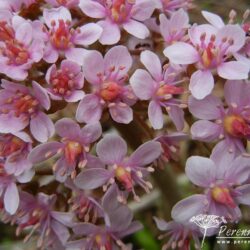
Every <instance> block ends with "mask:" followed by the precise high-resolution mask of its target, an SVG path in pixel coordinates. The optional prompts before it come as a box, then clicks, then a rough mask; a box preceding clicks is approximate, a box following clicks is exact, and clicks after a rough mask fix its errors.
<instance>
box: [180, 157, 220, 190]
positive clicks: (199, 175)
mask: <svg viewBox="0 0 250 250" xmlns="http://www.w3.org/2000/svg"><path fill="white" fill-rule="evenodd" d="M185 172H186V175H187V177H188V178H189V179H190V181H192V182H193V183H194V184H195V185H197V186H200V187H209V186H210V185H211V184H212V183H213V182H214V181H215V180H216V175H215V173H216V166H215V164H214V162H213V161H212V160H211V159H209V158H205V157H200V156H191V157H189V158H188V160H187V162H186V168H185Z"/></svg>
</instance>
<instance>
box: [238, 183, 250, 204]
mask: <svg viewBox="0 0 250 250" xmlns="http://www.w3.org/2000/svg"><path fill="white" fill-rule="evenodd" d="M236 191H237V192H240V193H241V194H240V195H239V196H238V197H237V201H238V202H239V203H240V204H245V205H248V206H250V184H246V185H243V186H240V187H237V188H236Z"/></svg>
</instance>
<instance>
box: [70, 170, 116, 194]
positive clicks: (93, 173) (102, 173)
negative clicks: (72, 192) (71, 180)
mask: <svg viewBox="0 0 250 250" xmlns="http://www.w3.org/2000/svg"><path fill="white" fill-rule="evenodd" d="M112 175H113V174H112V172H110V171H108V170H106V169H103V168H92V169H86V170H84V171H82V172H81V173H80V174H79V175H78V176H77V177H76V179H75V184H76V186H77V187H79V188H81V189H84V190H88V189H95V188H98V187H100V186H102V185H104V184H105V183H107V181H108V180H109V179H110V178H111V177H112Z"/></svg>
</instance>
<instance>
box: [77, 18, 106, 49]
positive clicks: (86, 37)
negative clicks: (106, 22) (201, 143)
mask: <svg viewBox="0 0 250 250" xmlns="http://www.w3.org/2000/svg"><path fill="white" fill-rule="evenodd" d="M79 29H80V31H81V33H80V34H77V35H76V37H75V39H74V43H75V44H78V45H82V46H88V45H90V44H92V43H94V42H96V41H97V40H98V39H99V38H100V36H101V34H102V28H101V27H100V26H99V25H97V24H95V23H88V24H85V25H83V26H82V27H80V28H79Z"/></svg>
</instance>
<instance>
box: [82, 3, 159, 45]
mask: <svg viewBox="0 0 250 250" xmlns="http://www.w3.org/2000/svg"><path fill="white" fill-rule="evenodd" d="M79 6H80V8H81V10H82V11H83V12H84V14H86V15H87V16H90V17H93V18H101V19H104V20H102V21H99V22H98V24H99V25H101V26H102V28H103V33H102V35H101V38H100V42H101V43H102V44H115V43H117V42H119V40H120V38H121V31H120V28H121V27H122V28H123V29H125V30H126V31H127V32H128V33H129V34H131V35H133V36H135V37H137V38H140V39H145V38H146V37H147V36H149V30H148V28H147V27H146V25H144V24H143V23H142V22H143V21H145V20H147V19H149V18H150V17H151V15H152V13H153V11H154V9H155V4H154V2H153V1H151V0H136V1H133V0H132V1H131V0H111V1H107V0H97V1H95V0H81V1H80V5H79Z"/></svg>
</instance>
